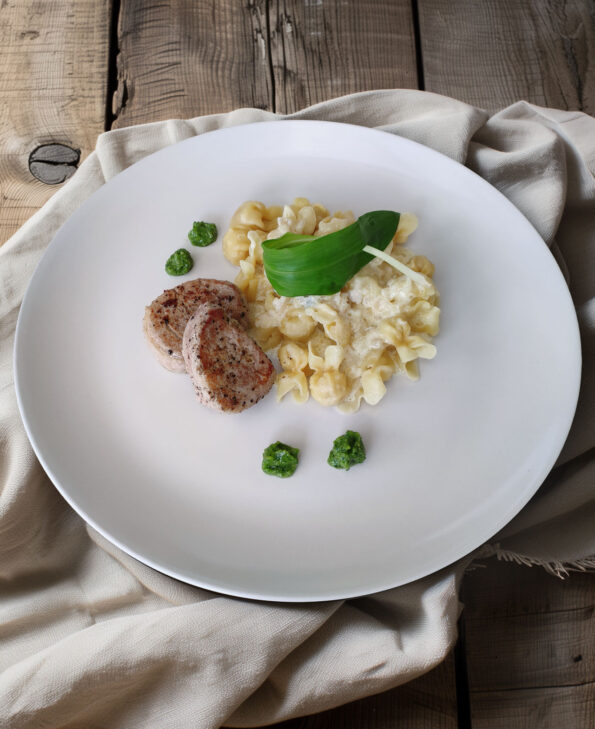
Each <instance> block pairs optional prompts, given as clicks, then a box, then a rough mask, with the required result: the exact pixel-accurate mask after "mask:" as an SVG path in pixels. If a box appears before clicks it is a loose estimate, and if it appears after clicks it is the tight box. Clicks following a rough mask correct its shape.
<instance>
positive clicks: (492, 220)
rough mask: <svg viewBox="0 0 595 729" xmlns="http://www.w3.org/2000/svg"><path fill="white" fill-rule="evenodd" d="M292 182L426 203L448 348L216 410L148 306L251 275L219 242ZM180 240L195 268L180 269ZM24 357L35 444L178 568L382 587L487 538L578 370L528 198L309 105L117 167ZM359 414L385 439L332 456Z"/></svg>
mask: <svg viewBox="0 0 595 729" xmlns="http://www.w3.org/2000/svg"><path fill="white" fill-rule="evenodd" d="M296 196H306V197H308V198H310V199H311V200H312V201H319V202H321V203H323V204H324V205H326V206H327V207H328V208H331V209H333V210H337V209H343V210H344V209H352V210H353V211H354V213H355V214H356V215H359V214H362V213H364V212H367V211H368V210H375V209H381V208H385V209H394V210H400V211H411V212H414V213H416V214H417V215H418V217H419V220H420V225H419V228H418V230H417V232H416V233H415V234H414V235H413V236H412V238H410V240H409V242H408V247H410V248H411V249H413V250H414V251H415V252H417V253H423V254H425V255H427V256H428V257H429V258H430V259H431V260H432V261H433V262H434V263H435V264H436V271H437V273H436V277H435V279H436V282H437V286H438V288H439V290H440V292H441V295H442V299H441V308H442V325H441V332H440V334H439V336H438V337H437V338H436V344H437V347H438V355H437V357H436V358H435V359H434V360H432V361H431V362H426V361H422V362H421V379H420V381H419V382H416V383H412V382H409V381H407V380H405V379H403V378H395V379H393V380H391V381H390V383H389V392H388V394H387V396H386V397H385V398H384V399H383V400H382V401H381V403H380V404H379V405H377V406H376V407H369V406H366V405H364V406H362V408H361V410H360V411H359V412H358V413H356V414H354V415H349V416H346V415H341V414H340V413H337V412H335V411H334V409H325V408H322V407H321V406H319V405H318V404H316V403H315V402H309V403H307V404H306V405H301V406H300V405H296V404H294V403H292V402H290V401H286V402H285V401H284V402H283V403H282V404H277V403H276V402H275V396H274V394H271V395H269V396H268V397H267V398H265V399H264V400H263V401H261V402H260V403H259V404H258V405H257V406H255V407H253V408H252V409H250V410H247V411H245V412H244V413H242V414H240V415H223V414H218V413H214V412H212V411H210V410H207V409H204V408H202V407H201V406H200V405H199V403H198V402H197V400H196V399H195V397H194V394H193V390H192V386H191V383H190V380H189V379H188V378H187V377H186V376H185V375H176V374H171V373H169V372H167V371H165V370H164V369H162V368H161V367H160V365H159V364H158V363H157V362H156V360H155V359H154V357H153V356H152V354H151V353H150V352H149V350H148V347H147V345H146V343H145V341H144V339H143V334H142V331H141V321H142V317H143V312H144V307H145V305H146V304H148V303H150V301H151V300H152V299H153V298H154V297H156V296H157V295H158V294H160V293H161V292H162V291H163V289H165V288H170V287H171V286H172V285H176V284H178V283H180V281H181V280H185V279H186V278H194V277H197V276H207V277H219V278H227V279H233V278H234V277H235V275H236V273H237V269H236V268H235V267H233V266H232V265H231V264H229V263H228V262H227V261H226V260H225V259H224V258H223V255H222V252H221V244H220V241H221V237H222V235H223V232H224V231H225V230H226V227H227V225H228V222H229V219H230V216H231V214H232V213H233V211H234V210H235V208H236V207H237V206H238V205H239V204H240V203H241V202H243V201H244V200H249V199H256V200H262V201H264V202H265V203H267V204H273V203H283V202H289V201H291V200H293V198H294V197H296ZM193 220H209V221H213V222H215V223H217V225H218V227H219V230H220V238H219V241H218V242H217V243H216V244H215V245H212V246H211V247H210V248H206V249H198V248H192V246H190V245H188V243H187V239H186V233H187V231H188V230H189V228H190V227H191V224H192V221H193ZM184 245H188V248H189V249H191V250H192V253H193V255H194V258H195V261H196V263H195V268H194V270H193V271H192V272H191V273H190V274H188V276H186V277H184V278H182V279H179V278H178V279H174V278H171V277H169V276H167V274H165V272H164V270H163V265H164V262H165V260H166V258H167V257H168V255H169V254H170V253H171V252H172V251H173V250H175V249H176V248H179V247H181V246H184ZM15 363H16V376H17V379H16V382H17V394H18V399H19V405H20V408H21V412H22V416H23V420H24V422H25V426H26V428H27V432H28V434H29V437H30V439H31V442H32V444H33V447H34V449H35V452H36V453H37V456H38V457H39V459H40V461H41V463H42V464H43V467H44V468H45V470H46V471H47V473H48V475H49V476H50V478H51V479H52V481H53V482H54V484H55V485H56V487H57V488H58V490H59V491H60V492H61V493H62V495H63V496H64V497H65V498H66V500H67V501H68V502H69V503H70V504H71V505H72V506H73V507H74V509H76V511H78V513H79V514H80V515H81V516H82V517H83V518H84V519H86V520H87V521H88V522H89V523H90V524H91V525H92V526H94V527H95V528H96V529H97V530H98V531H99V532H101V533H102V534H103V535H104V536H105V537H107V538H108V539H109V540H111V541H112V542H113V543H115V544H117V545H118V546H120V547H121V548H122V549H124V550H125V551H126V552H128V553H129V554H131V555H133V556H135V557H137V558H138V559H139V560H141V561H142V562H144V563H146V564H148V565H151V566H152V567H155V568H156V569H158V570H161V571H162V572H164V573H166V574H169V575H172V576H174V577H177V578H179V579H181V580H184V581H186V582H189V583H192V584H196V585H200V586H202V587H207V588H211V589H213V590H217V591H220V592H223V593H227V594H231V595H238V596H244V597H251V598H261V599H268V600H280V601H309V600H323V599H331V598H339V597H349V596H356V595H363V594H367V593H371V592H376V591H380V590H383V589H386V588H389V587H393V586H396V585H399V584H403V583H406V582H409V581H411V580H414V579H416V578H419V577H422V576H424V575H427V574H429V573H431V572H433V571H435V570H437V569H439V568H441V567H444V566H445V565H447V564H449V563H451V562H453V561H454V560H456V559H457V558H459V557H462V556H463V555H465V554H466V553H468V552H469V551H470V550H472V549H474V548H475V547H477V546H479V545H480V544H481V543H482V542H483V541H485V540H487V539H488V538H489V537H491V536H492V535H493V534H494V533H495V532H496V531H497V530H498V529H500V528H501V527H502V526H504V524H506V523H507V522H508V521H509V520H510V519H511V518H512V517H513V516H514V515H515V514H516V513H517V512H518V511H519V509H520V508H521V507H522V506H523V505H524V504H525V503H526V502H527V500H528V499H529V498H530V497H531V496H532V495H533V493H534V492H535V491H536V490H537V488H538V487H539V485H540V484H541V483H542V481H543V479H544V478H545V476H546V474H547V473H548V471H549V470H550V468H551V467H552V465H553V464H554V461H555V459H556V457H557V455H558V453H559V451H560V449H561V447H562V445H563V442H564V440H565V438H566V435H567V433H568V430H569V427H570V423H571V420H572V417H573V414H574V409H575V406H576V400H577V396H578V386H579V379H580V348H579V336H578V328H577V323H576V318H575V313H574V309H573V306H572V302H571V299H570V295H569V292H568V289H567V287H566V284H565V282H564V280H563V277H562V275H561V274H560V271H559V269H558V266H557V265H556V263H555V262H554V259H553V258H552V256H551V254H550V252H549V250H548V249H547V247H546V246H545V244H544V243H543V241H542V240H541V239H540V237H539V236H538V234H537V233H536V231H535V230H534V228H532V226H531V225H530V224H529V223H528V222H527V220H526V219H525V218H524V217H523V216H522V215H521V213H519V212H518V210H517V209H516V208H515V207H514V206H513V205H511V204H510V203H509V202H508V201H507V200H506V199H505V198H504V197H503V196H502V195H500V194H499V193H498V192H497V191H495V190H494V189H493V188H492V187H491V186H490V185H488V184H487V183H486V182H485V181H483V180H482V179H480V178H479V177H477V176H476V175H474V174H473V173H471V172H470V171H469V170H467V169H466V168H464V167H462V166H461V165H458V164H456V163H455V162H453V161H451V160H450V159H448V158H446V157H444V156H442V155H439V154H437V153H436V152H433V151H432V150H430V149H427V148H425V147H423V146H420V145H418V144H415V143H413V142H409V141H407V140H404V139H401V138H399V137H395V136H392V135H390V134H387V133H384V132H380V131H373V130H368V129H364V128H361V127H356V126H350V125H342V124H332V123H327V122H312V121H283V122H267V123H259V124H251V125H247V126H240V127H234V128H229V129H224V130H221V131H216V132H212V133H209V134H204V135H202V136H198V137H194V138H192V139H188V140H186V141H184V142H181V143H180V144H176V145H174V146H171V147H168V148H166V149H164V150H162V151H160V152H158V153H156V154H154V155H152V156H150V157H147V158H146V159H144V160H142V161H141V162H139V163H138V164H136V165H134V166H132V167H130V168H129V169H127V170H126V171H125V172H123V173H122V174H120V175H118V176H117V177H115V178H114V179H113V180H111V181H110V182H108V183H107V184H106V185H104V186H103V187H102V188H101V189H100V190H99V191H98V192H96V193H95V194H94V195H92V197H91V198H90V199H89V200H88V201H87V202H86V203H85V204H84V205H82V206H81V208H80V209H79V210H78V211H77V212H76V213H75V214H74V215H73V216H72V217H71V218H70V219H69V220H68V222H67V223H66V224H65V225H64V226H63V227H62V229H61V230H60V231H59V232H58V234H57V235H56V237H55V239H54V240H53V241H52V243H51V245H50V247H49V248H48V250H47V252H46V254H45V256H44V257H43V260H42V261H41V263H40V265H39V267H38V268H37V270H36V272H35V275H34V276H33V279H32V281H31V284H30V286H29V289H28V291H27V295H26V297H25V300H24V302H23V306H22V309H21V312H20V317H19V322H18V328H17V339H16V349H15ZM347 428H351V429H353V430H358V431H360V432H361V433H362V436H363V438H364V441H365V444H366V447H367V452H368V457H367V460H366V462H365V463H364V464H363V465H360V466H357V467H355V468H352V469H351V470H350V471H349V472H343V471H336V470H334V469H332V468H330V467H329V466H328V465H327V464H326V458H327V455H328V452H329V449H330V447H331V445H332V441H333V439H334V438H335V437H337V436H338V435H340V434H341V433H343V432H344V431H345V430H346V429H347ZM275 440H282V441H286V442H288V443H290V444H293V445H295V446H298V447H299V448H300V449H301V452H300V464H299V468H298V470H297V472H296V473H295V475H294V476H293V477H292V478H290V479H277V478H273V477H270V476H266V475H264V474H263V473H262V472H261V469H260V462H261V454H262V451H263V449H264V448H265V447H266V446H267V445H269V444H270V443H271V442H273V441H275Z"/></svg>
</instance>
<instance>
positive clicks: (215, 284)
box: [143, 278, 248, 372]
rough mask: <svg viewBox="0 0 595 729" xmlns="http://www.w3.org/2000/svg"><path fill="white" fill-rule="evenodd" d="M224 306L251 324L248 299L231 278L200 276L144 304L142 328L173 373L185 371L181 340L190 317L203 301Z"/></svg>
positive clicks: (162, 360) (154, 351)
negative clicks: (222, 279) (220, 279)
mask: <svg viewBox="0 0 595 729" xmlns="http://www.w3.org/2000/svg"><path fill="white" fill-rule="evenodd" d="M205 303H209V304H211V305H213V306H218V307H220V308H222V309H223V310H224V311H225V313H226V314H227V315H228V316H230V317H232V318H234V319H235V320H237V321H238V322H239V323H241V324H242V326H247V324H248V313H247V307H246V302H245V301H244V297H243V296H242V294H241V292H240V290H239V289H238V287H237V286H236V285H235V284H233V283H231V281H219V280H217V279H208V278H198V279H194V280H192V281H185V282H184V283H182V284H180V285H179V286H176V287H175V288H173V289H166V290H165V291H164V292H163V293H162V294H161V295H160V296H158V297H157V298H156V299H155V300H154V301H153V302H152V303H151V304H150V305H149V306H147V307H145V316H144V318H143V331H144V333H145V336H146V338H147V340H148V342H149V344H150V345H151V349H152V350H153V353H154V354H155V356H156V358H157V360H158V361H159V362H160V364H162V365H163V367H165V368H166V369H168V370H170V371H171V372H185V371H186V365H185V363H184V357H183V356H182V341H183V338H184V330H185V329H186V325H187V324H188V320H189V319H190V318H191V317H192V315H193V314H194V312H195V311H196V310H197V308H198V307H199V306H200V305H201V304H205Z"/></svg>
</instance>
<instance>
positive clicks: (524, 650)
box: [462, 560, 595, 729]
mask: <svg viewBox="0 0 595 729" xmlns="http://www.w3.org/2000/svg"><path fill="white" fill-rule="evenodd" d="M462 600H463V602H464V604H465V610H464V616H465V625H466V646H467V669H468V677H469V697H470V699H469V700H470V705H471V717H472V722H473V728H474V729H477V728H478V727H480V728H481V727H485V728H486V729H488V728H489V729H496V728H499V727H502V728H503V729H504V727H511V726H519V727H523V729H533V727H535V729H544V727H548V728H549V727H551V728H552V729H554V728H556V729H558V727H560V726H567V727H572V729H592V727H593V726H595V645H594V641H593V636H594V635H595V605H594V603H595V577H594V576H593V575H592V574H583V573H571V574H570V576H569V577H568V578H566V579H565V580H564V581H561V580H560V579H559V578H556V577H552V576H551V575H549V574H547V573H546V572H545V571H544V570H543V569H541V568H537V567H534V568H529V567H524V566H519V565H515V564H509V563H498V562H495V561H494V560H490V561H488V562H487V563H486V566H485V569H476V570H474V571H473V572H471V573H469V574H468V575H467V576H466V578H465V580H464V583H463V593H462Z"/></svg>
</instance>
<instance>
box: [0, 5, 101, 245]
mask: <svg viewBox="0 0 595 729" xmlns="http://www.w3.org/2000/svg"><path fill="white" fill-rule="evenodd" d="M109 13H110V3H109V2H103V3H97V2H94V0H79V1H75V0H68V1H65V0H46V1H45V2H41V1H39V0H37V1H36V2H35V1H33V0H27V2H18V0H3V2H2V3H1V4H0V69H1V71H0V97H1V98H2V104H3V109H2V115H1V116H0V196H1V200H0V242H2V243H3V242H4V241H5V240H6V239H7V238H8V237H9V236H10V235H12V233H14V232H15V231H16V230H17V228H19V227H20V226H21V225H22V224H23V223H24V222H25V220H27V218H29V217H30V216H31V215H32V214H33V213H34V212H35V211H36V210H37V209H38V208H40V207H41V206H42V205H43V203H45V202H46V200H48V198H49V197H50V196H51V195H52V194H53V193H54V192H55V191H56V189H58V187H59V186H58V185H56V184H52V185H47V184H44V183H43V182H41V181H39V180H37V179H36V178H35V177H34V176H33V175H32V174H31V172H30V170H29V157H30V155H31V153H32V152H34V150H36V149H37V148H38V147H40V146H42V145H44V144H53V143H62V144H65V145H67V146H68V147H71V148H73V149H75V150H80V153H81V158H84V157H85V156H86V155H87V154H88V153H89V151H91V150H92V149H93V147H94V146H95V141H96V138H97V135H98V134H100V133H101V132H103V131H104V123H105V105H106V92H107V74H106V69H107V59H108V41H109ZM55 181H57V180H55Z"/></svg>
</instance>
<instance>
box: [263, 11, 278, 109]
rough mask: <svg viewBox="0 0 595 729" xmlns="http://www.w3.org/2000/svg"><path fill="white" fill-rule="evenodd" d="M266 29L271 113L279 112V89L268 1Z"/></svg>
mask: <svg viewBox="0 0 595 729" xmlns="http://www.w3.org/2000/svg"><path fill="white" fill-rule="evenodd" d="M265 19H266V20H265V29H266V34H267V43H266V49H267V60H268V68H269V79H270V82H271V92H270V94H271V95H270V106H271V111H273V112H276V111H277V88H276V83H275V69H274V68H273V53H272V38H271V0H266V4H265Z"/></svg>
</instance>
